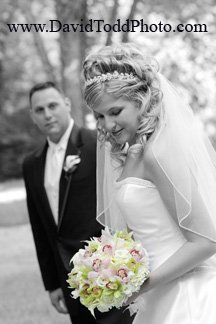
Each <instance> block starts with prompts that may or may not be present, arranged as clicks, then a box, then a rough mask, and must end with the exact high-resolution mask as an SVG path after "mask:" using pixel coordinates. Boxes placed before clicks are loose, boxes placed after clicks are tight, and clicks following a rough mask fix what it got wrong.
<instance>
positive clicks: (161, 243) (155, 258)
mask: <svg viewBox="0 0 216 324" xmlns="http://www.w3.org/2000/svg"><path fill="white" fill-rule="evenodd" d="M115 187H116V192H117V194H116V202H117V205H118V207H119V209H120V212H121V214H122V215H123V216H124V218H125V220H126V223H127V225H128V228H129V229H130V230H132V231H133V234H134V238H135V239H136V240H139V241H141V242H142V244H143V246H144V248H145V249H146V250H147V251H148V254H149V260H150V270H151V271H153V270H154V269H156V268H157V267H159V266H160V265H161V264H162V263H163V262H165V261H166V260H167V259H168V258H169V257H170V256H171V255H172V254H173V253H175V252H176V251H177V250H178V249H179V248H180V247H181V246H182V245H183V244H184V243H185V238H184V236H183V234H182V232H181V230H180V228H179V226H178V225H177V223H176V222H175V220H174V219H173V218H172V216H171V215H170V214H169V212H168V210H167V208H166V206H165V205H164V203H163V201H162V199H161V197H160V194H159V192H158V190H157V188H156V187H155V186H154V184H153V183H151V182H150V181H147V180H143V179H138V178H134V177H129V178H126V179H124V180H121V181H119V182H115ZM215 304H216V258H215V256H213V257H211V258H209V259H208V260H206V261H205V262H203V263H202V264H200V265H199V266H198V267H196V268H195V269H193V270H192V271H190V272H188V273H186V274H185V275H183V276H182V277H180V278H179V279H177V280H174V281H172V282H171V283H169V284H165V285H162V286H160V287H158V288H155V289H152V290H150V291H149V292H147V293H144V294H143V295H142V296H141V297H140V298H138V300H137V301H136V303H135V304H134V305H133V306H131V309H132V310H133V309H136V308H137V309H138V312H137V315H136V317H135V319H134V322H133V324H216V307H215Z"/></svg>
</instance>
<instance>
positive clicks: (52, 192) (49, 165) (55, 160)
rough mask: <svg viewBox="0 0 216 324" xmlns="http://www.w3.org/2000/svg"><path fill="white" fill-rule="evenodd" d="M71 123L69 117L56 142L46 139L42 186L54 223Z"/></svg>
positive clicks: (57, 211) (56, 219)
mask: <svg viewBox="0 0 216 324" xmlns="http://www.w3.org/2000/svg"><path fill="white" fill-rule="evenodd" d="M73 124H74V121H73V119H71V120H70V123H69V125H68V128H67V130H66V131H65V133H64V135H63V136H62V137H61V139H60V141H59V142H58V143H53V142H51V141H50V139H49V138H48V139H47V141H48V144H49V147H48V149H47V155H46V164H45V176H44V186H45V189H46V193H47V197H48V200H49V204H50V207H51V210H52V213H53V217H54V219H55V222H56V224H58V214H59V181H60V177H61V173H62V168H63V163H64V158H65V152H66V148H67V144H68V140H69V137H70V134H71V131H72V128H73Z"/></svg>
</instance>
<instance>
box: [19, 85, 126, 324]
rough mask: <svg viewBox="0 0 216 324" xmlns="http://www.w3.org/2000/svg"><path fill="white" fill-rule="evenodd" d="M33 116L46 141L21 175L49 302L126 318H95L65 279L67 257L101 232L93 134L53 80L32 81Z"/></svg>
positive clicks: (91, 323) (82, 318) (80, 313)
mask: <svg viewBox="0 0 216 324" xmlns="http://www.w3.org/2000/svg"><path fill="white" fill-rule="evenodd" d="M29 99H30V107H31V108H30V113H31V117H32V120H33V122H34V123H35V124H36V125H37V127H38V128H39V130H40V131H41V132H42V134H44V135H45V137H46V139H47V140H46V143H45V145H44V146H43V147H42V148H41V149H40V150H38V151H37V152H36V153H33V154H31V155H30V156H29V157H27V158H26V159H25V161H24V164H23V175H24V181H25V186H26V192H27V205H28V212H29V218H30V223H31V227H32V232H33V237H34V241H35V247H36V252H37V257H38V262H39V266H40V270H41V275H42V278H43V283H44V286H45V289H46V290H47V291H48V292H49V296H50V300H51V303H52V304H53V306H54V307H55V308H56V309H57V311H58V312H60V313H68V314H69V315H70V318H71V321H72V323H73V324H96V323H97V324H120V323H122V324H123V323H124V324H127V323H128V324H129V323H131V322H132V319H131V318H130V317H129V315H128V312H127V311H126V312H122V311H117V310H111V311H110V312H108V313H103V314H102V313H99V312H96V318H97V320H95V319H94V318H93V316H92V315H91V314H90V312H89V311H88V310H87V309H86V308H85V307H84V306H82V305H81V304H80V303H79V301H78V300H74V299H72V298H71V297H70V289H69V288H68V285H67V283H66V280H67V273H68V272H69V271H70V268H69V262H70V259H71V257H72V256H73V255H74V254H75V253H76V252H77V251H78V250H79V249H80V248H81V247H83V241H85V240H87V239H89V238H90V237H92V236H99V235H100V231H101V226H100V225H99V223H97V222H96V181H95V179H96V170H95V169H96V166H95V165H96V134H95V132H93V131H90V130H87V129H84V128H79V127H78V126H77V125H76V124H75V123H74V121H73V119H72V118H71V115H70V112H71V111H70V110H71V107H70V101H69V99H68V98H66V97H65V96H64V94H63V93H62V91H61V90H60V89H59V88H58V87H57V86H56V85H55V84H54V83H53V82H45V83H40V84H37V85H36V86H34V87H33V88H32V89H31V91H30V94H29Z"/></svg>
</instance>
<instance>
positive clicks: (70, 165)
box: [63, 155, 81, 179]
mask: <svg viewBox="0 0 216 324" xmlns="http://www.w3.org/2000/svg"><path fill="white" fill-rule="evenodd" d="M80 162H81V158H80V157H79V155H68V156H67V157H66V159H65V163H64V167H63V169H64V171H65V176H66V178H67V179H68V177H69V175H70V174H72V173H73V172H74V171H75V170H76V169H77V167H78V164H79V163H80Z"/></svg>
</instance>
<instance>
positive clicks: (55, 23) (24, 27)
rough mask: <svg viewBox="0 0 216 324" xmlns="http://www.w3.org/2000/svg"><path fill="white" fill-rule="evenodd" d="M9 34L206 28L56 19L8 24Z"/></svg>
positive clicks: (203, 28) (201, 29)
mask: <svg viewBox="0 0 216 324" xmlns="http://www.w3.org/2000/svg"><path fill="white" fill-rule="evenodd" d="M7 27H8V29H9V31H10V32H13V33H17V32H24V33H28V32H39V33H44V32H45V33H57V32H65V33H69V32H72V33H76V32H81V33H85V32H86V33H92V32H96V33H101V32H107V33H108V32H116V33H119V32H125V33H128V32H131V33H135V32H140V33H149V32H150V33H155V32H160V33H162V32H165V33H170V32H174V33H175V32H177V33H182V32H187V33H191V32H195V33H207V32H208V28H207V25H206V24H205V23H193V24H192V23H186V24H183V23H181V22H179V23H178V24H176V25H175V26H174V25H172V24H170V23H163V22H161V21H159V22H156V23H151V24H148V23H145V21H144V19H139V20H137V19H126V20H121V19H117V20H116V22H115V23H114V24H110V23H106V22H105V21H104V20H103V19H89V20H87V21H85V22H84V21H83V19H80V22H79V23H72V22H71V23H64V22H61V21H60V20H58V19H50V20H49V22H48V23H32V24H31V23H28V24H26V23H10V24H7Z"/></svg>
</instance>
